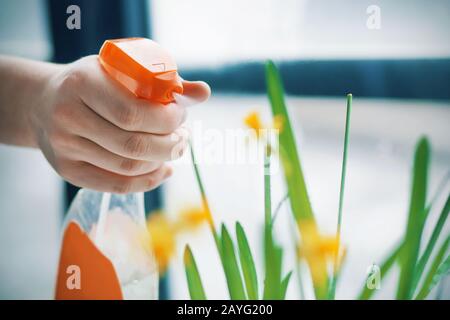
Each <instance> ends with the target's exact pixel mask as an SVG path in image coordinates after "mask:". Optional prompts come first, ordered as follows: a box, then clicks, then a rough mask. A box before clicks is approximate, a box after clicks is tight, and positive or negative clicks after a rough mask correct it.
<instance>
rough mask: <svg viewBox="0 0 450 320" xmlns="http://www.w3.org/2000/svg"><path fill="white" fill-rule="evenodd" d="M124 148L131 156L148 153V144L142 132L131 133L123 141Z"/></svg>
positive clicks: (140, 155)
mask: <svg viewBox="0 0 450 320" xmlns="http://www.w3.org/2000/svg"><path fill="white" fill-rule="evenodd" d="M124 150H125V152H126V154H128V155H130V156H131V157H142V156H145V155H146V154H147V153H148V151H149V146H148V143H147V141H146V139H145V137H144V136H143V135H142V134H132V135H130V137H129V138H128V139H127V140H126V141H125V145H124Z"/></svg>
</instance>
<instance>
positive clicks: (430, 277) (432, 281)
mask: <svg viewBox="0 0 450 320" xmlns="http://www.w3.org/2000/svg"><path fill="white" fill-rule="evenodd" d="M449 243H450V237H447V239H446V240H445V241H444V243H443V244H442V246H441V248H440V249H439V251H438V253H437V254H436V257H435V258H434V261H433V263H432V265H431V266H430V270H429V271H428V274H427V276H426V277H425V280H424V281H423V284H422V288H421V289H420V291H419V293H418V294H417V296H416V300H422V299H425V298H426V297H427V296H428V294H429V293H430V292H431V290H432V289H433V287H434V286H435V285H436V284H437V283H438V282H439V280H440V279H441V277H442V276H443V275H445V274H447V273H448V272H449V271H450V256H447V259H445V261H444V262H442V261H443V260H444V256H445V254H446V252H447V249H448V247H449Z"/></svg>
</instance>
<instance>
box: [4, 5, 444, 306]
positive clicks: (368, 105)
mask: <svg viewBox="0 0 450 320" xmlns="http://www.w3.org/2000/svg"><path fill="white" fill-rule="evenodd" d="M72 4H76V5H78V6H79V7H80V9H81V29H80V30H69V29H68V28H67V27H66V20H67V18H68V16H69V14H67V13H66V9H67V7H68V6H69V5H72ZM373 5H375V6H376V8H375V10H378V9H379V14H380V15H379V18H380V19H379V20H378V21H377V23H375V24H373V23H372V22H373V21H372V22H371V20H370V17H371V16H372V15H373V13H374V11H372V10H374V7H373ZM371 6H372V7H371ZM368 20H369V22H368ZM449 30H450V2H449V1H447V0H435V1H432V2H430V1H425V0H398V1H395V2H394V1H388V0H379V1H376V0H370V1H366V0H345V1H342V0H340V1H338V0H314V1H312V0H285V1H282V2H281V1H276V0H247V1H238V0H227V1H225V0H219V1H208V0H191V1H180V0H179V1H177V0H132V1H125V0H108V1H104V0H90V1H87V0H77V1H76V0H72V1H66V0H0V54H10V55H17V56H22V57H27V58H32V59H39V60H48V61H54V62H59V63H67V62H70V61H73V60H75V59H78V58H80V57H82V56H84V55H87V54H95V53H97V52H98V50H99V48H100V46H101V44H102V43H103V41H104V40H105V39H110V38H120V37H130V36H144V37H149V38H152V39H154V40H156V41H157V42H159V43H160V44H161V45H163V46H164V47H165V48H166V49H168V50H169V52H171V54H172V55H173V56H174V57H175V60H176V61H177V62H178V64H179V68H180V73H181V75H182V76H183V77H184V78H186V79H192V80H199V79H201V80H205V81H207V82H208V83H209V84H210V85H211V87H212V89H213V96H212V98H211V99H210V100H209V101H208V102H207V103H205V104H203V105H201V106H197V107H194V108H192V109H191V110H190V117H189V123H190V125H192V126H193V127H195V128H198V127H201V130H193V139H194V141H195V147H196V149H197V150H199V151H198V152H201V150H205V149H207V148H209V150H210V152H212V153H217V152H223V150H220V148H221V146H223V144H222V143H221V142H220V141H218V140H217V139H216V138H215V137H220V136H221V134H225V132H226V131H227V130H229V129H239V128H243V118H244V117H245V115H246V114H247V113H248V112H249V111H252V110H257V111H260V112H261V114H262V116H263V119H265V120H266V121H267V122H269V121H270V109H269V105H268V101H267V98H266V96H265V82H264V69H263V62H264V60H265V59H268V58H270V59H274V60H275V61H276V62H277V65H278V66H279V68H280V71H281V74H282V77H283V81H284V83H285V87H286V90H287V93H288V95H289V96H288V99H287V102H288V106H289V112H290V114H291V117H292V121H293V123H294V125H295V130H296V134H297V142H298V144H299V151H300V156H301V159H302V164H303V167H304V172H305V175H306V180H307V185H308V187H309V192H310V197H311V201H312V205H313V209H314V210H315V213H316V215H317V220H318V222H319V225H320V227H321V229H322V231H323V232H325V233H330V234H331V233H333V232H334V231H335V225H336V219H337V208H338V196H339V178H340V168H341V157H342V147H343V134H344V121H345V95H346V93H348V92H352V93H353V95H354V105H353V106H354V107H353V115H352V127H351V136H350V148H349V159H348V167H347V174H348V175H347V184H346V195H345V196H346V197H345V205H344V220H343V229H342V232H343V242H344V244H345V245H346V246H347V247H348V256H347V261H346V264H345V267H344V270H343V275H342V278H341V281H340V283H339V286H338V291H337V298H342V299H351V298H354V297H355V296H356V294H357V292H358V291H359V289H360V288H361V287H362V285H363V283H364V280H365V277H366V271H367V268H368V267H370V266H371V265H372V264H373V263H375V264H377V263H381V260H382V259H383V257H384V256H385V254H386V253H387V252H388V251H389V250H390V249H391V248H392V247H393V246H394V245H395V244H396V243H397V241H398V240H399V239H400V238H401V237H402V236H403V233H404V230H405V226H406V225H405V224H406V218H407V209H408V208H407V207H408V196H409V189H410V182H411V181H410V179H411V162H412V156H413V149H414V145H415V142H416V141H417V139H418V138H419V137H420V136H421V135H424V134H425V135H427V136H428V137H429V139H430V141H431V144H432V150H433V156H432V161H431V171H430V186H429V190H430V194H434V193H436V191H437V190H438V185H439V184H440V182H441V181H442V179H443V178H444V177H445V176H446V175H447V174H448V172H449V170H450V139H449V137H450V127H449V120H450V42H449V41H448V39H449ZM18 94H20V93H18ZM205 132H209V133H210V134H209V135H208V137H205V134H204V133H205ZM211 132H214V134H211ZM217 132H218V134H215V133H217ZM222 136H223V135H222ZM246 147H247V146H245V145H241V146H237V147H236V148H234V149H233V150H234V151H233V152H235V153H236V154H240V153H245V149H244V148H246ZM200 166H201V169H202V173H203V178H204V182H205V184H206V189H207V193H208V196H209V198H210V202H211V206H212V210H213V215H214V218H215V220H216V222H217V223H219V222H225V223H226V224H227V225H228V226H229V227H230V228H232V227H233V226H234V223H235V221H236V220H239V221H241V223H242V224H243V226H244V228H245V229H246V231H247V233H248V235H249V241H250V244H251V246H252V247H254V248H256V249H257V250H256V252H255V255H256V260H257V263H258V262H259V265H262V264H261V263H260V262H261V261H262V250H261V237H262V236H261V230H262V229H261V228H262V225H263V201H262V200H263V183H262V174H261V166H260V163H257V162H256V163H255V162H252V163H236V162H233V161H231V162H229V163H227V162H224V161H209V162H207V163H203V164H202V163H200ZM174 167H175V174H174V176H173V178H172V179H170V181H169V182H167V183H166V184H165V185H164V186H163V187H162V188H160V189H158V190H156V191H154V192H151V193H149V194H147V195H146V205H147V210H148V211H150V210H151V209H153V208H158V207H164V209H165V210H166V211H167V212H168V214H176V212H177V211H178V210H179V209H181V208H183V207H185V206H187V205H192V204H199V203H200V195H199V193H198V191H197V187H196V185H195V179H194V175H193V172H192V169H191V165H190V163H189V159H188V158H183V159H181V160H179V161H176V162H175V163H174ZM273 180H274V184H273V199H272V201H273V202H274V203H277V202H278V201H279V200H280V199H281V198H283V195H284V194H285V189H284V186H283V183H282V179H281V174H279V173H278V174H275V176H274V178H273ZM447 182H448V179H447ZM441 188H442V187H441ZM443 188H444V190H443V192H442V195H441V197H439V198H438V203H439V204H440V205H438V206H437V208H439V207H440V206H441V205H443V202H444V201H445V199H444V198H443V196H446V195H447V194H448V192H449V189H450V186H449V184H448V183H447V184H446V185H444V187H443ZM74 192H76V189H75V188H74V187H73V186H69V185H67V184H65V183H64V182H63V181H62V180H61V179H60V178H59V177H58V176H57V175H56V174H55V173H54V172H53V171H52V169H51V167H50V165H48V164H47V163H46V161H45V159H44V157H43V156H42V154H41V153H40V152H39V151H38V150H29V149H23V148H16V147H11V146H0V298H1V299H51V298H52V297H53V289H54V285H55V277H56V275H55V273H56V266H57V261H58V255H59V252H58V250H59V241H60V235H61V228H60V227H61V223H62V219H63V217H64V212H65V210H66V208H67V205H68V203H69V202H70V200H71V198H72V197H73V194H74ZM431 215H432V219H430V220H431V222H434V221H435V220H436V217H437V215H438V212H437V211H433V212H431ZM290 218H291V217H290V212H289V210H288V208H287V206H283V207H282V209H281V212H280V215H279V218H278V219H277V224H276V226H275V227H276V233H277V237H278V239H279V241H280V242H281V243H282V244H283V245H285V247H286V248H287V256H286V259H285V263H284V267H285V268H286V270H288V269H292V268H293V265H294V247H293V242H292V220H291V219H290ZM428 227H430V226H428ZM445 228H446V230H447V231H446V232H448V230H449V228H450V226H449V225H448V223H447V225H446V226H445ZM428 235H429V228H427V229H426V232H425V235H424V236H425V237H427V236H428ZM186 241H189V243H190V244H191V245H192V248H193V251H194V254H195V256H196V259H197V263H198V265H199V269H200V273H201V274H202V277H203V281H204V283H205V290H206V293H207V295H208V297H209V298H213V299H216V298H217V299H219V298H228V294H227V290H226V284H225V279H224V276H223V274H222V271H221V269H220V266H219V259H218V257H217V254H216V252H215V248H214V243H213V240H212V238H211V236H210V234H209V232H208V230H207V229H206V228H205V229H202V230H199V232H196V233H195V234H189V235H186V236H185V237H184V238H182V239H180V243H179V244H178V248H179V250H178V255H177V258H175V259H174V261H173V263H172V265H171V267H170V269H169V272H168V275H167V276H166V277H165V279H164V281H163V282H162V284H161V297H162V298H176V299H182V298H188V292H187V287H186V281H185V275H184V270H183V268H182V261H181V258H180V257H181V256H182V255H181V252H182V249H183V247H184V244H185V243H186ZM393 277H396V273H395V272H392V274H390V276H389V277H388V279H387V280H386V281H384V282H383V283H382V290H380V292H379V294H378V295H377V297H378V298H393V297H394V295H393V292H394V288H393V287H392V284H391V282H390V279H392V278H393ZM305 289H306V297H311V288H308V287H307V288H305ZM433 294H434V296H435V297H438V298H447V299H448V298H449V297H450V279H449V277H448V276H447V278H446V279H445V280H444V281H443V283H442V285H441V286H440V287H438V288H437V290H436V292H434V293H433ZM288 298H290V299H297V298H299V287H298V282H297V281H296V279H295V278H294V279H293V281H292V282H291V285H290V287H289V291H288Z"/></svg>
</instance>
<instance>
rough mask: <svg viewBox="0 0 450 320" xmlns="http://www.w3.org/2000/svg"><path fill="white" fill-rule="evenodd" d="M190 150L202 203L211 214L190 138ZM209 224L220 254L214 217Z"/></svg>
mask: <svg viewBox="0 0 450 320" xmlns="http://www.w3.org/2000/svg"><path fill="white" fill-rule="evenodd" d="M189 150H190V153H191V160H192V166H193V167H194V173H195V179H196V181H197V185H198V188H199V189H200V195H201V197H202V205H203V207H204V209H205V210H206V212H208V213H209V214H211V209H210V207H209V202H208V198H207V197H206V191H205V187H204V184H203V180H202V176H201V174H200V169H199V167H198V165H197V160H196V158H195V152H194V147H193V146H192V142H191V141H190V140H189ZM209 226H210V229H211V233H212V235H213V237H214V242H215V243H216V248H217V251H218V253H219V255H220V254H221V252H220V251H221V248H220V237H219V235H218V234H217V231H216V227H215V226H214V221H213V219H212V218H211V219H210V221H209Z"/></svg>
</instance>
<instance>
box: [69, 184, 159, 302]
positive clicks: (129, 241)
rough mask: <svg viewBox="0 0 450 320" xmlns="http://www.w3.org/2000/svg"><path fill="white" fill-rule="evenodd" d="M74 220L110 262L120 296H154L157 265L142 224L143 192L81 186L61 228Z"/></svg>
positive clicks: (140, 297) (155, 292) (156, 295)
mask: <svg viewBox="0 0 450 320" xmlns="http://www.w3.org/2000/svg"><path fill="white" fill-rule="evenodd" d="M70 222H76V223H77V224H78V225H79V226H80V227H81V229H82V230H83V231H84V232H85V233H86V234H87V235H89V238H90V239H91V241H92V242H93V243H94V244H95V246H96V247H97V248H98V249H99V250H100V252H101V253H103V255H105V256H106V257H107V258H108V259H109V260H110V261H111V263H112V265H113V266H114V269H115V272H116V275H117V278H118V280H119V282H120V287H121V290H122V295H123V298H124V299H132V300H141V299H144V300H150V299H158V279H159V277H158V268H157V263H156V261H155V259H154V256H153V253H152V251H151V246H150V236H149V233H148V230H147V227H146V220H145V212H144V195H143V193H130V194H126V195H118V194H110V193H102V192H97V191H92V190H88V189H81V190H80V191H79V192H78V194H77V195H76V197H75V199H74V200H73V202H72V204H71V206H70V208H69V211H68V214H67V217H66V219H65V223H64V224H65V225H64V230H65V229H66V226H67V225H68V224H69V223H70Z"/></svg>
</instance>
